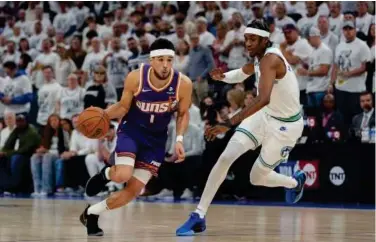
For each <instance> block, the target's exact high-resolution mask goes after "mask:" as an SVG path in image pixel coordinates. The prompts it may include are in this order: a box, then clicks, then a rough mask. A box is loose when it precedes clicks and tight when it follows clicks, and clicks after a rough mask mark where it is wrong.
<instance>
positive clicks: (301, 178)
mask: <svg viewBox="0 0 376 242" xmlns="http://www.w3.org/2000/svg"><path fill="white" fill-rule="evenodd" d="M292 177H293V178H295V179H296V181H297V182H298V186H297V187H295V188H291V189H288V188H286V196H285V198H286V202H287V203H289V204H294V203H297V202H298V201H299V200H300V199H301V198H302V196H303V191H304V184H305V182H306V180H307V175H306V174H305V172H304V171H297V172H295V173H294V175H293V176H292Z"/></svg>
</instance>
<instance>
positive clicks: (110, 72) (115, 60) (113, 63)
mask: <svg viewBox="0 0 376 242" xmlns="http://www.w3.org/2000/svg"><path fill="white" fill-rule="evenodd" d="M131 55H132V53H131V52H129V51H127V50H120V51H119V52H112V55H111V56H108V57H107V58H106V65H107V78H108V80H109V81H110V82H111V83H112V85H113V86H114V87H115V88H123V87H124V79H125V77H126V76H127V75H128V64H127V62H125V61H124V59H125V60H128V58H129V57H130V56H131Z"/></svg>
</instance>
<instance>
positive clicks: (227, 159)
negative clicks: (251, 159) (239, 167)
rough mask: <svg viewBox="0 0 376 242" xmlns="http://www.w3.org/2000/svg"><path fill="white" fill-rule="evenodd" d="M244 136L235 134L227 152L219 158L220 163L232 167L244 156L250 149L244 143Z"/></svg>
mask: <svg viewBox="0 0 376 242" xmlns="http://www.w3.org/2000/svg"><path fill="white" fill-rule="evenodd" d="M241 136H242V135H241V134H238V135H237V133H235V134H234V135H233V136H232V137H231V139H230V141H229V142H228V144H227V146H226V148H225V150H224V151H223V152H222V154H221V156H220V157H219V160H218V163H223V164H226V165H228V166H231V165H232V163H234V161H235V160H236V159H238V158H239V157H240V156H241V155H242V154H244V153H245V152H246V151H247V150H248V149H249V147H246V145H244V143H243V142H242V137H241Z"/></svg>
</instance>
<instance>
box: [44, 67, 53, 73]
mask: <svg viewBox="0 0 376 242" xmlns="http://www.w3.org/2000/svg"><path fill="white" fill-rule="evenodd" d="M46 69H51V71H52V72H54V68H52V66H44V67H43V69H42V70H43V71H44V70H46Z"/></svg>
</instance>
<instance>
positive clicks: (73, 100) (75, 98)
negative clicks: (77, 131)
mask: <svg viewBox="0 0 376 242" xmlns="http://www.w3.org/2000/svg"><path fill="white" fill-rule="evenodd" d="M84 96H85V89H84V88H82V87H76V89H73V90H72V89H69V88H67V87H65V88H62V89H61V90H60V92H59V93H58V97H57V100H59V102H60V117H61V118H67V119H72V117H73V115H75V114H78V113H80V112H82V110H84Z"/></svg>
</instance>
